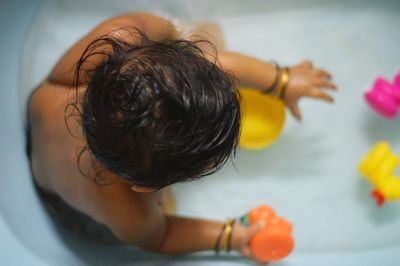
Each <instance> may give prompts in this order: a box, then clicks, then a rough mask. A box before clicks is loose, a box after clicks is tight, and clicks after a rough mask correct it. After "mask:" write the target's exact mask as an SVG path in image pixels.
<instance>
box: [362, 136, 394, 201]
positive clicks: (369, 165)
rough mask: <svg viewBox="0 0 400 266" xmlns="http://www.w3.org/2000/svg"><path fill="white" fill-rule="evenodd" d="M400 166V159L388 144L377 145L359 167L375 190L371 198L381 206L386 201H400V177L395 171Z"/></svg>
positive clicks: (380, 143)
mask: <svg viewBox="0 0 400 266" xmlns="http://www.w3.org/2000/svg"><path fill="white" fill-rule="evenodd" d="M399 164H400V158H399V157H398V156H397V155H396V154H394V153H393V152H392V151H391V150H390V147H389V144H388V143H387V142H379V143H377V144H375V145H374V146H373V147H372V148H371V150H370V151H369V152H368V154H367V155H366V156H365V157H364V158H363V160H362V161H361V163H360V165H359V171H360V173H361V175H362V176H364V177H366V178H367V180H368V181H369V182H370V183H371V184H372V186H373V187H374V188H375V189H374V190H373V191H372V192H371V196H372V197H374V198H375V199H376V201H377V204H378V206H381V205H382V204H383V203H384V202H385V200H397V199H400V177H398V176H395V175H394V170H395V169H396V167H397V166H398V165H399Z"/></svg>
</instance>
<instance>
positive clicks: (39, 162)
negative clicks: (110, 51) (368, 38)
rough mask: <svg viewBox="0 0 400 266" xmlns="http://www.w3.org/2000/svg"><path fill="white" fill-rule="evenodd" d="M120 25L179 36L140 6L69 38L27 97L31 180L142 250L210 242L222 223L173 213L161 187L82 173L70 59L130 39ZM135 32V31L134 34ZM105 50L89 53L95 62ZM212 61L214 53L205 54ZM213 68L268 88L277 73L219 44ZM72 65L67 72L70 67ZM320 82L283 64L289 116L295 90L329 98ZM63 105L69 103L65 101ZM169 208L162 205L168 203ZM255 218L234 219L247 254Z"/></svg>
mask: <svg viewBox="0 0 400 266" xmlns="http://www.w3.org/2000/svg"><path fill="white" fill-rule="evenodd" d="M121 26H129V27H132V28H137V29H139V30H141V31H142V32H144V33H145V34H146V35H147V36H148V37H149V39H151V40H156V41H161V40H164V39H171V38H179V33H178V32H177V31H176V30H175V28H174V26H173V24H172V23H170V22H169V21H167V20H165V19H163V18H160V17H157V16H154V15H151V14H146V13H133V14H126V15H122V16H119V17H115V18H111V19H110V20H108V21H106V22H104V23H102V24H101V25H99V26H98V27H97V28H96V29H94V30H93V31H92V32H91V33H89V34H88V35H87V36H85V37H84V38H83V39H81V40H80V41H79V42H78V43H77V44H75V45H74V46H73V47H72V48H71V49H70V50H69V51H68V52H67V53H66V54H65V55H64V56H63V57H62V58H61V59H60V61H59V62H58V63H57V65H56V66H55V67H54V69H53V71H52V72H51V74H50V75H49V76H48V77H47V79H46V80H45V81H43V83H42V84H41V85H40V87H39V88H38V89H37V90H36V92H35V93H34V94H33V96H32V99H31V101H30V124H31V138H32V153H31V164H32V172H33V176H34V177H35V181H36V182H37V184H38V185H39V187H41V188H42V189H44V190H46V191H48V192H50V193H54V194H57V195H58V196H60V197H61V198H62V199H63V200H64V201H65V202H67V203H68V204H69V205H71V206H73V207H74V208H76V209H77V210H79V211H81V212H82V213H85V214H87V215H89V216H90V217H92V218H93V219H94V220H96V221H97V222H99V223H102V224H105V225H106V226H107V227H108V228H110V229H111V231H112V232H113V234H114V235H115V236H116V237H117V238H119V239H120V240H122V241H124V242H126V243H129V244H132V245H136V246H139V247H141V248H143V249H146V250H151V251H156V252H159V253H163V254H186V253H190V252H195V251H201V250H210V249H213V248H214V246H215V243H216V240H217V238H218V235H219V234H220V231H221V228H222V226H223V223H222V222H218V221H210V220H202V219H196V218H186V217H181V216H176V215H174V214H173V213H171V212H173V206H172V207H171V206H167V205H168V201H166V198H168V197H167V191H168V187H166V188H163V189H161V190H158V191H153V190H154V189H152V188H148V187H146V186H140V185H135V184H133V183H132V182H128V181H126V180H124V179H123V178H120V177H119V176H117V175H115V174H113V173H111V172H110V171H106V172H103V173H102V176H103V177H105V178H106V179H110V180H113V181H114V182H113V183H112V184H110V185H106V186H102V185H98V184H96V182H93V180H91V178H90V177H89V178H88V176H84V175H83V173H84V172H85V171H86V172H87V171H88V170H89V169H91V167H93V165H92V163H93V161H96V159H95V158H94V156H93V155H92V154H91V153H82V157H81V158H80V160H79V166H78V164H77V154H78V153H79V151H80V150H81V148H82V147H84V146H85V145H86V143H85V138H84V136H83V134H82V128H81V125H80V123H79V122H78V121H76V120H75V119H68V120H67V124H68V127H67V125H66V120H65V113H66V107H67V106H68V104H70V103H71V102H74V101H75V99H76V94H75V92H76V91H75V89H74V74H73V72H74V71H73V70H74V66H75V63H76V62H77V61H78V60H79V58H80V56H81V55H82V53H83V51H84V50H85V48H86V47H87V46H88V45H89V43H91V42H92V41H93V40H95V39H96V38H98V37H99V36H102V35H104V34H106V33H110V32H112V31H114V32H113V33H112V34H113V35H115V36H119V37H121V38H127V39H129V38H130V39H129V40H128V41H129V42H133V43H134V42H135V40H134V39H132V35H126V33H125V31H118V30H117V31H115V30H116V29H118V28H120V27H121ZM138 36H140V35H138ZM102 60H104V57H102V56H100V55H99V56H97V57H93V58H92V59H91V63H92V64H93V65H96V64H100V63H101V62H102ZM210 60H211V61H213V58H212V57H210ZM218 61H219V64H220V67H221V68H222V69H223V70H225V71H227V72H229V73H232V74H233V75H234V76H235V77H236V78H237V79H238V80H239V82H240V84H241V85H249V86H252V87H255V88H258V89H260V90H265V89H266V88H270V87H271V86H272V85H273V83H274V80H275V77H276V76H277V69H276V68H275V66H274V65H273V64H270V63H267V62H264V61H261V60H258V59H255V58H251V57H247V56H244V55H240V54H237V53H231V52H226V51H219V52H218ZM70 70H72V71H70ZM88 80H89V77H87V76H85V75H82V76H81V77H80V80H79V83H80V85H79V88H78V94H79V95H80V94H81V93H84V92H85V89H86V84H87V82H88ZM321 88H328V89H335V85H334V84H333V83H331V81H330V75H329V74H328V73H327V72H326V71H324V70H321V69H315V68H313V67H312V65H311V63H310V62H308V61H305V62H303V63H302V64H299V65H297V66H294V67H292V68H290V80H289V84H288V87H287V89H286V93H285V95H284V98H283V100H284V101H285V103H286V105H287V106H288V108H289V109H290V110H291V111H292V113H293V114H294V116H295V117H296V118H298V119H300V111H299V108H298V105H297V102H298V100H299V98H301V97H302V96H308V97H314V98H319V99H322V100H326V101H328V102H332V101H333V99H332V98H331V97H330V96H328V95H327V94H326V93H325V92H323V91H322V90H321ZM67 111H68V108H67ZM168 209H169V210H168ZM261 227H262V225H254V226H252V227H249V228H246V227H243V226H241V225H239V224H238V223H236V224H235V225H234V229H233V231H234V233H233V238H232V240H231V241H232V248H233V249H235V250H237V251H239V252H241V253H242V254H243V255H245V256H249V257H251V252H250V250H249V247H248V242H249V240H250V239H251V237H252V236H253V235H254V234H255V233H256V232H257V231H258V230H260V228H261Z"/></svg>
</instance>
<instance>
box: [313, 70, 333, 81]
mask: <svg viewBox="0 0 400 266" xmlns="http://www.w3.org/2000/svg"><path fill="white" fill-rule="evenodd" d="M315 73H316V74H317V76H318V77H319V78H323V79H329V80H330V79H332V76H331V74H329V72H328V71H326V70H324V69H316V70H315Z"/></svg>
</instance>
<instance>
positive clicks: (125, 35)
mask: <svg viewBox="0 0 400 266" xmlns="http://www.w3.org/2000/svg"><path fill="white" fill-rule="evenodd" d="M135 28H137V29H138V30H140V31H142V32H143V33H145V34H146V36H147V37H149V38H150V39H151V40H155V41H157V40H164V39H169V38H177V37H178V35H179V34H178V32H177V31H176V30H175V27H174V26H173V25H172V23H171V22H170V21H168V20H166V19H164V18H162V17H159V16H155V15H152V14H148V13H130V14H126V15H121V16H117V17H113V18H111V19H109V20H106V21H105V22H103V23H101V24H100V25H99V26H97V27H96V28H95V29H94V30H93V31H91V32H90V33H89V34H87V35H86V36H85V37H83V38H82V39H81V40H79V41H78V42H77V43H76V44H75V45H74V46H72V47H71V48H70V49H69V50H68V51H67V52H66V53H65V54H64V55H63V56H62V58H61V59H60V60H59V61H58V62H57V64H56V66H55V67H54V68H53V70H52V72H51V74H50V76H49V78H48V79H49V81H50V82H53V83H59V84H63V85H68V86H73V85H74V84H73V81H74V73H75V67H76V63H77V62H78V60H79V58H80V57H81V55H82V53H83V52H84V51H85V49H86V48H87V47H88V45H89V44H90V43H91V42H93V41H94V40H96V39H98V38H100V37H101V36H103V35H105V34H110V35H109V36H111V37H116V38H120V39H123V40H124V41H126V42H128V43H135V42H137V41H138V40H137V39H136V37H138V36H139V35H136V34H135V31H134V29H135ZM127 29H129V30H127ZM132 30H133V32H132ZM109 48H110V47H109ZM106 52H107V51H106ZM105 58H106V57H105V56H104V55H101V54H98V55H95V56H91V57H90V58H89V59H88V60H87V62H86V63H85V64H84V66H83V69H85V68H93V67H94V66H97V65H98V64H100V63H101V62H103V61H104V60H105ZM87 81H88V77H87V76H86V75H85V73H82V75H81V77H80V81H79V83H86V82H87Z"/></svg>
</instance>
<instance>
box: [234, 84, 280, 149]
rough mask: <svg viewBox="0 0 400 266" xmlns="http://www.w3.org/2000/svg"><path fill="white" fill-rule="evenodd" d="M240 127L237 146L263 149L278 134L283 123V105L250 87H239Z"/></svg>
mask: <svg viewBox="0 0 400 266" xmlns="http://www.w3.org/2000/svg"><path fill="white" fill-rule="evenodd" d="M239 91H240V94H241V98H242V106H241V108H242V109H241V111H242V129H241V135H240V139H239V146H240V147H241V148H245V149H263V148H266V147H268V146H269V145H271V144H272V143H273V142H274V141H275V140H276V139H277V138H278V137H279V135H280V133H281V131H282V128H283V125H284V123H285V105H284V103H283V102H282V101H281V100H278V99H274V98H273V97H272V96H270V95H268V94H263V93H262V92H260V91H258V90H256V89H251V88H240V90H239Z"/></svg>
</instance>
